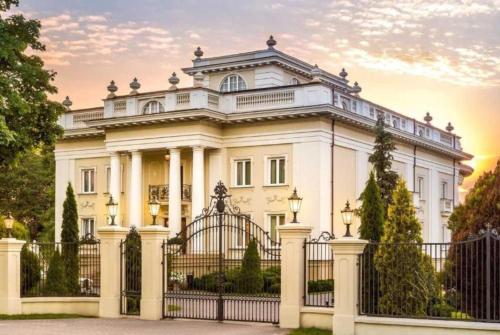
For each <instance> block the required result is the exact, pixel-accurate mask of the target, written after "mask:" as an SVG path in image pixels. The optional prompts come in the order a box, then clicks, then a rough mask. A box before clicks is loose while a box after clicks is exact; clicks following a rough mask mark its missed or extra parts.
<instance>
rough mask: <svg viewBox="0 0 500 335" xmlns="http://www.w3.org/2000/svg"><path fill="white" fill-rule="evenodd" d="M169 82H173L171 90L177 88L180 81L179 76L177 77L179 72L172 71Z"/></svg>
mask: <svg viewBox="0 0 500 335" xmlns="http://www.w3.org/2000/svg"><path fill="white" fill-rule="evenodd" d="M168 82H169V83H170V84H172V86H170V90H176V89H177V84H178V83H179V78H177V74H176V73H175V72H173V73H172V76H171V77H170V78H169V79H168Z"/></svg>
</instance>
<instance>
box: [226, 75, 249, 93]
mask: <svg viewBox="0 0 500 335" xmlns="http://www.w3.org/2000/svg"><path fill="white" fill-rule="evenodd" d="M231 78H236V89H231ZM239 78H240V79H241V82H242V87H240V84H241V83H240V81H239ZM226 80H227V89H224V86H225V85H226ZM246 89H248V85H247V82H246V81H245V79H244V78H243V77H242V76H240V75H239V74H237V73H231V74H228V75H227V76H225V77H224V78H222V80H221V82H220V85H219V91H220V92H239V91H244V90H246Z"/></svg>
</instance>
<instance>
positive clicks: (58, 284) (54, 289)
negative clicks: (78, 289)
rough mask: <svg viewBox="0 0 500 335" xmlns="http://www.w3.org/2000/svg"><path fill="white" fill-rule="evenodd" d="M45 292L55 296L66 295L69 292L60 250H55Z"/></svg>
mask: <svg viewBox="0 0 500 335" xmlns="http://www.w3.org/2000/svg"><path fill="white" fill-rule="evenodd" d="M45 293H46V294H47V295H53V296H65V295H66V294H67V286H66V274H65V271H64V262H63V259H62V257H61V253H60V252H59V250H56V251H54V254H53V255H52V258H51V259H50V263H49V269H48V271H47V282H46V283H45Z"/></svg>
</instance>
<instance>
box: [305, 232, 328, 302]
mask: <svg viewBox="0 0 500 335" xmlns="http://www.w3.org/2000/svg"><path fill="white" fill-rule="evenodd" d="M332 239H334V236H333V235H331V234H330V233H328V232H323V233H321V235H320V236H319V237H318V238H316V239H311V240H306V241H304V305H305V306H316V307H333V284H334V280H333V252H332V248H331V247H330V243H329V241H330V240H332Z"/></svg>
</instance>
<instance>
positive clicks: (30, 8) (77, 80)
mask: <svg viewBox="0 0 500 335" xmlns="http://www.w3.org/2000/svg"><path fill="white" fill-rule="evenodd" d="M13 12H22V13H23V14H24V15H26V16H29V17H31V18H37V19H40V20H41V22H42V26H43V28H42V41H43V42H44V43H45V44H46V46H47V52H45V53H44V54H42V58H43V59H44V60H45V63H46V67H47V68H49V69H54V70H56V71H57V72H58V75H57V80H56V85H57V86H58V88H59V94H58V95H57V96H56V97H54V99H57V100H60V101H61V100H63V98H64V96H66V95H69V96H70V97H71V99H72V100H73V103H74V105H73V107H74V108H80V107H93V106H99V105H102V101H101V99H102V98H104V97H105V95H106V93H107V92H106V86H107V85H108V83H109V81H110V80H111V79H114V80H115V81H116V83H117V85H118V87H119V90H118V93H128V92H129V90H130V89H129V87H128V84H129V83H130V81H131V79H132V78H133V77H137V78H138V79H139V81H140V83H141V84H142V88H141V91H143V92H144V91H149V90H157V89H165V88H167V87H168V86H169V84H168V78H169V77H170V74H171V73H172V72H173V71H175V72H177V74H178V75H180V73H181V71H180V68H181V67H186V66H190V65H191V60H192V59H193V54H192V52H193V50H194V49H195V47H196V46H198V45H199V46H201V48H202V49H203V51H204V52H205V56H206V57H210V56H217V55H223V54H226V53H236V52H242V51H251V50H258V49H264V48H265V47H266V45H265V41H266V40H267V38H268V36H269V35H270V34H273V35H274V36H275V38H276V40H277V42H278V45H277V46H276V48H277V49H279V50H281V51H284V52H286V53H289V54H291V55H293V56H296V57H298V58H300V59H303V60H304V61H307V62H309V63H312V64H314V63H317V64H318V65H319V66H320V67H321V68H323V69H325V70H327V71H330V72H333V73H338V72H339V71H340V69H341V68H342V67H345V68H346V70H347V71H348V72H349V76H348V79H350V80H351V81H352V82H353V81H354V80H356V81H358V82H359V83H360V85H361V86H362V87H363V92H362V96H363V97H364V98H367V99H369V100H372V101H374V102H377V103H379V104H381V105H384V106H386V107H389V108H391V109H394V110H396V111H399V112H401V113H403V114H406V115H409V116H412V117H415V118H417V119H422V118H423V116H424V115H425V113H426V112H430V113H431V115H432V116H433V117H434V120H433V124H434V125H436V126H438V127H441V128H444V127H445V126H446V124H447V122H449V121H450V122H451V123H452V124H453V125H454V127H455V132H456V133H457V134H458V135H460V136H462V137H463V139H462V144H463V146H464V148H465V150H466V151H467V152H470V153H472V154H473V155H475V159H474V160H473V161H472V162H471V165H472V166H473V167H474V168H475V169H476V173H475V175H477V174H478V173H479V172H482V171H484V170H485V169H490V168H492V167H493V166H494V164H495V162H496V160H497V159H498V157H499V156H500V136H499V135H498V134H499V131H500V129H499V127H500V0H493V1H467V0H464V1H458V0H442V1H435V0H434V1H433V0H424V1H404V0H400V1H386V0H379V1H366V0H361V1H352V2H350V1H311V0H290V1H251V0H247V1H234V0H233V1H209V0H205V1H189V0H183V1H174V0H172V1H165V0H141V1H137V0H136V1H128V0H127V1H125V0H106V1H101V0H67V1H60V0H21V6H20V7H19V8H18V9H16V10H14V11H13ZM180 79H181V82H180V86H188V85H190V84H191V81H190V80H188V78H187V77H186V76H184V75H180ZM473 179H474V178H469V180H468V181H467V182H466V185H464V186H465V187H470V185H471V183H472V181H473Z"/></svg>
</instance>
